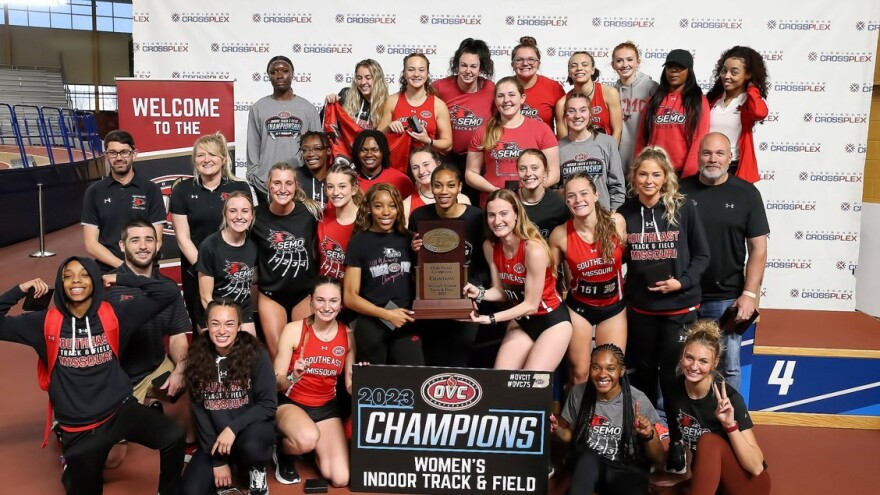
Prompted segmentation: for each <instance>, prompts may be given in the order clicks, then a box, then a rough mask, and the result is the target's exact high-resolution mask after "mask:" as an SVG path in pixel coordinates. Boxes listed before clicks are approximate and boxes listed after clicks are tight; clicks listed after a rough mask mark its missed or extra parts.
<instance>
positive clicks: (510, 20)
mask: <svg viewBox="0 0 880 495" xmlns="http://www.w3.org/2000/svg"><path fill="white" fill-rule="evenodd" d="M515 22H516V19H514V18H513V16H512V15H509V16H507V17H505V18H504V23H505V24H507V25H508V26H513V24H514V23H515Z"/></svg>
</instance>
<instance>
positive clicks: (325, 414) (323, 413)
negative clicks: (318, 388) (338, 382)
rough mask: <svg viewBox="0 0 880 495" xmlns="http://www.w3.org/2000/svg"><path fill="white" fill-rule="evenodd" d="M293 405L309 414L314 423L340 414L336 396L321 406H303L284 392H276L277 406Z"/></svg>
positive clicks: (337, 416) (338, 416)
mask: <svg viewBox="0 0 880 495" xmlns="http://www.w3.org/2000/svg"><path fill="white" fill-rule="evenodd" d="M287 404H290V405H294V406H296V407H298V408H300V409H302V410H303V411H305V413H306V414H307V415H308V416H309V419H311V420H312V422H314V423H320V422H321V421H324V420H325V419H333V418H341V417H342V415H341V414H340V413H339V406H338V404H337V403H336V398H333V400H331V401H330V402H328V403H326V404H324V405H323V406H305V405H303V404H300V403H298V402H294V401H293V400H291V398H290V397H288V396H287V395H285V394H284V392H278V407H281V406H284V405H287Z"/></svg>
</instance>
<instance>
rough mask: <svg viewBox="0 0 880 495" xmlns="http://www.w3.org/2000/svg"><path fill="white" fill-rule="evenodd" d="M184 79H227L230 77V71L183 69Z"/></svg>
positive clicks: (181, 75) (181, 74)
mask: <svg viewBox="0 0 880 495" xmlns="http://www.w3.org/2000/svg"><path fill="white" fill-rule="evenodd" d="M180 77H181V78H183V79H202V80H218V79H219V80H226V79H229V72H224V71H213V70H212V71H183V72H182V73H180Z"/></svg>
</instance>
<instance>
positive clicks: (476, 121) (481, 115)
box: [433, 76, 495, 155]
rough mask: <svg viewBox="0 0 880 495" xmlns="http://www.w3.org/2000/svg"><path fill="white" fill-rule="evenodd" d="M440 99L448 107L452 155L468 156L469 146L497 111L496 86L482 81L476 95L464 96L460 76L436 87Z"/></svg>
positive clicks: (435, 83) (435, 85) (448, 79)
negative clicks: (459, 81) (459, 85)
mask: <svg viewBox="0 0 880 495" xmlns="http://www.w3.org/2000/svg"><path fill="white" fill-rule="evenodd" d="M433 85H434V90H435V91H437V96H438V97H439V98H440V99H441V100H443V101H444V102H445V103H446V106H447V107H449V118H450V121H451V124H452V151H451V153H454V154H459V155H461V154H466V153H467V151H468V143H470V142H471V138H472V137H473V135H474V132H476V130H477V129H479V128H480V126H482V125H483V124H484V123H486V122H488V121H489V119H490V118H492V112H494V111H495V83H493V82H492V81H489V80H488V79H484V78H482V77H481V78H480V80H479V82H478V83H477V91H476V92H474V93H465V92H464V91H462V90H461V88H459V87H458V76H449V77H446V78H443V79H441V80H439V81H436V82H434V83H433Z"/></svg>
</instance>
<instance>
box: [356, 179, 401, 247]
mask: <svg viewBox="0 0 880 495" xmlns="http://www.w3.org/2000/svg"><path fill="white" fill-rule="evenodd" d="M381 192H385V193H388V195H389V196H391V201H393V202H394V206H396V207H397V218H395V219H394V230H396V231H397V232H399V233H401V234H406V235H410V234H412V233H411V232H410V231H409V230H407V229H406V214H405V213H404V209H403V199H402V198H401V197H400V192H399V191H398V190H397V189H395V188H394V186H392V185H391V184H388V183H386V182H379V183H376V184H373V185H372V186H370V189H368V190H367V194H366V195H365V196H364V200H363V201H362V202H361V204H359V205H358V213H357V218H356V219H355V221H354V232H355V233H359V232H364V231H367V230H370V229H371V228H372V227H373V213H372V211H370V210H371V209H370V205H372V204H373V201H374V200H375V199H376V196H377V195H378V194H379V193H381Z"/></svg>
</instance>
